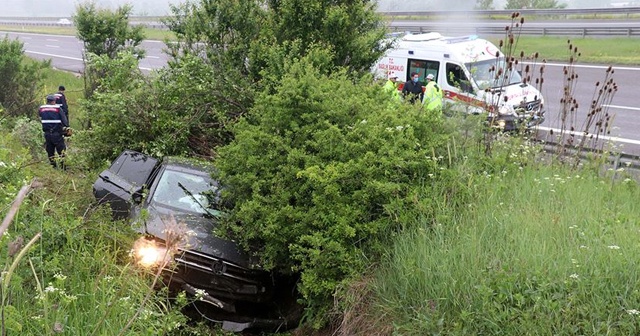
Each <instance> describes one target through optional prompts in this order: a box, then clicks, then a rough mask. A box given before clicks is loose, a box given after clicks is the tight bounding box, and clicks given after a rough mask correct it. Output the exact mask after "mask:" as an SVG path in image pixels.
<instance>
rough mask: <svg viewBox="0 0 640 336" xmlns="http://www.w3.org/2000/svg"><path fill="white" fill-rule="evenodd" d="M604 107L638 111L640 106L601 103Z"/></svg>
mask: <svg viewBox="0 0 640 336" xmlns="http://www.w3.org/2000/svg"><path fill="white" fill-rule="evenodd" d="M602 106H604V107H611V108H616V109H621V110H634V111H640V108H638V107H629V106H620V105H606V104H605V105H602Z"/></svg>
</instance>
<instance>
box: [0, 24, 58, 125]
mask: <svg viewBox="0 0 640 336" xmlns="http://www.w3.org/2000/svg"><path fill="white" fill-rule="evenodd" d="M23 46H24V45H23V44H22V42H20V41H19V40H10V39H9V38H8V37H5V38H3V39H2V40H0V87H2V90H0V107H2V108H4V111H2V116H4V115H9V116H18V115H25V116H29V117H37V114H36V110H37V107H38V105H40V103H42V102H44V97H38V94H39V93H40V92H41V84H42V80H43V79H44V72H43V70H44V69H45V68H48V67H49V65H50V61H45V62H37V61H25V60H24V51H23ZM0 110H1V109H0Z"/></svg>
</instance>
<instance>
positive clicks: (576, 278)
mask: <svg viewBox="0 0 640 336" xmlns="http://www.w3.org/2000/svg"><path fill="white" fill-rule="evenodd" d="M569 277H570V278H571V279H574V280H578V278H579V277H580V276H579V275H577V274H575V273H573V274H571V275H570V276H569Z"/></svg>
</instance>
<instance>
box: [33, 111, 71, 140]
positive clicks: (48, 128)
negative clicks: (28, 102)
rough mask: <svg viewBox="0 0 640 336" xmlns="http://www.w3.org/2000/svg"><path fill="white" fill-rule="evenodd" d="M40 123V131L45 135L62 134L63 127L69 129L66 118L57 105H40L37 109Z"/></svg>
mask: <svg viewBox="0 0 640 336" xmlns="http://www.w3.org/2000/svg"><path fill="white" fill-rule="evenodd" d="M38 115H39V116H40V120H41V121H42V131H43V132H45V133H60V134H62V131H63V128H64V127H69V121H68V120H67V116H66V115H65V114H64V112H62V108H61V107H60V106H58V105H42V106H40V108H39V109H38Z"/></svg>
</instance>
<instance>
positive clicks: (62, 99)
mask: <svg viewBox="0 0 640 336" xmlns="http://www.w3.org/2000/svg"><path fill="white" fill-rule="evenodd" d="M54 96H55V97H56V104H58V105H60V107H61V108H62V111H64V114H65V116H66V117H67V119H69V105H67V97H66V96H65V95H64V93H62V92H58V93H55V94H54Z"/></svg>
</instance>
